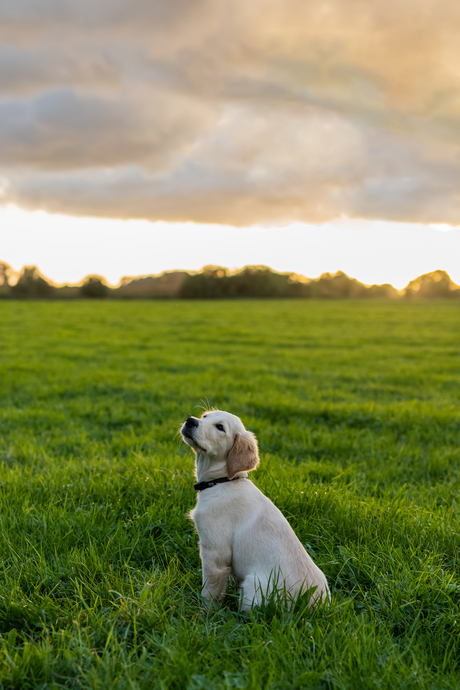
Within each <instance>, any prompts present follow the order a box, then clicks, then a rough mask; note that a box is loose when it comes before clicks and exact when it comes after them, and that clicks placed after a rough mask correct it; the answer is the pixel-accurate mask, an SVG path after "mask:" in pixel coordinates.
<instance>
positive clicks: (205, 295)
mask: <svg viewBox="0 0 460 690" xmlns="http://www.w3.org/2000/svg"><path fill="white" fill-rule="evenodd" d="M292 297H293V298H310V299H393V300H397V299H406V300H420V299H459V298H460V288H459V287H458V286H457V285H456V284H455V283H454V282H453V281H452V280H451V278H450V277H449V275H448V274H447V273H446V272H445V271H441V270H438V271H433V272H432V273H426V274H424V275H422V276H419V277H418V278H416V279H415V280H412V281H411V282H410V283H409V284H408V285H407V287H406V288H404V290H396V288H394V287H393V286H392V285H389V284H384V285H371V286H368V285H364V284H363V283H360V282H359V281H358V280H356V279H354V278H350V277H349V276H347V275H346V274H345V273H343V271H338V272H337V273H324V274H323V275H322V276H320V277H319V278H316V279H309V278H305V276H300V275H297V274H295V273H279V272H277V271H274V270H273V269H271V268H269V267H267V266H245V267H244V268H242V269H240V270H237V271H230V270H229V269H228V268H224V267H222V266H205V267H204V268H203V269H202V270H201V271H198V272H196V273H188V272H186V271H167V272H165V273H162V274H160V275H151V276H139V277H134V278H131V277H126V278H123V279H122V280H121V282H120V284H119V285H118V286H117V287H115V288H113V287H109V285H108V284H107V282H106V280H105V279H104V278H103V277H102V276H97V275H91V276H87V277H86V278H85V279H84V281H83V282H82V283H81V284H79V285H63V286H57V285H53V284H52V283H51V282H50V281H49V280H47V279H46V278H45V276H43V275H42V273H41V272H40V271H39V269H38V268H37V267H36V266H25V267H24V268H23V269H22V270H21V271H20V273H19V275H18V276H14V272H13V271H12V269H11V268H10V266H8V264H6V263H3V262H0V298H3V299H82V298H83V299H86V298H88V299H111V298H112V299H113V298H116V299H142V298H144V299H154V298H181V299H242V298H292Z"/></svg>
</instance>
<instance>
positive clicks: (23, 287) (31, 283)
mask: <svg viewBox="0 0 460 690" xmlns="http://www.w3.org/2000/svg"><path fill="white" fill-rule="evenodd" d="M54 292H55V288H54V287H53V285H50V284H49V283H48V281H47V280H46V279H45V278H44V277H43V276H42V274H41V273H40V271H39V270H38V268H37V267H36V266H24V268H23V269H22V271H21V273H20V275H19V278H18V281H17V283H16V284H15V285H12V286H11V287H10V294H11V295H12V296H13V297H24V298H30V297H32V298H36V297H41V298H48V297H52V296H53V294H54Z"/></svg>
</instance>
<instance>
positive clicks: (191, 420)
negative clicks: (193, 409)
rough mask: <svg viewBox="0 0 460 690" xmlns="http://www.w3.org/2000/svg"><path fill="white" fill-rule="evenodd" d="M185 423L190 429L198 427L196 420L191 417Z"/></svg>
mask: <svg viewBox="0 0 460 690" xmlns="http://www.w3.org/2000/svg"><path fill="white" fill-rule="evenodd" d="M185 423H186V425H187V426H190V427H194V426H198V420H197V419H194V418H193V417H189V418H188V419H187V420H186V422H185Z"/></svg>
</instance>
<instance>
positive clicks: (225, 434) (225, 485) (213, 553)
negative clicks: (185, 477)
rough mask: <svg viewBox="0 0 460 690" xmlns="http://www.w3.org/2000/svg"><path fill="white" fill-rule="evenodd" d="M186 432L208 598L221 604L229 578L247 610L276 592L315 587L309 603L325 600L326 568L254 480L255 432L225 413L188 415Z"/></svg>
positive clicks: (293, 593)
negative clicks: (194, 477)
mask: <svg viewBox="0 0 460 690" xmlns="http://www.w3.org/2000/svg"><path fill="white" fill-rule="evenodd" d="M181 434H182V437H183V439H184V441H185V443H187V444H188V445H189V446H191V447H192V448H193V450H194V451H195V453H196V475H197V479H198V482H197V483H196V484H195V489H196V490H197V491H199V492H200V493H199V494H198V500H197V504H196V508H195V509H194V510H193V511H192V512H191V518H192V519H193V521H194V522H195V524H196V527H197V530H198V536H199V540H200V556H201V560H202V564H203V590H202V595H203V597H205V598H206V599H208V600H213V601H218V602H221V601H222V599H223V597H224V594H225V590H226V587H227V580H228V577H229V575H232V576H233V577H234V578H235V580H236V581H237V582H238V583H239V586H240V591H241V608H242V609H243V610H244V611H248V610H249V609H250V608H251V606H253V605H260V604H261V603H262V602H263V600H264V598H265V597H267V596H269V595H270V593H271V592H273V591H275V590H278V591H280V592H281V593H283V592H284V593H285V595H287V596H288V598H290V597H295V596H296V595H297V594H298V593H299V592H305V591H306V590H308V589H310V588H313V587H315V588H316V589H315V590H314V592H313V594H312V597H311V599H310V604H312V603H314V602H315V601H316V600H319V599H323V600H327V599H328V598H329V597H330V592H329V588H328V586H327V580H326V577H325V575H324V573H323V572H322V571H321V570H320V569H319V568H318V567H317V566H316V565H315V563H314V562H313V561H312V559H311V557H310V556H309V555H308V553H307V552H306V551H305V549H304V547H303V546H302V544H301V543H300V541H299V539H298V538H297V537H296V535H295V534H294V531H293V529H292V528H291V526H290V525H289V523H288V521H287V520H286V518H285V517H284V515H283V514H282V513H281V512H280V511H279V510H278V508H277V507H276V506H275V505H274V504H273V503H272V502H271V501H270V499H268V498H267V497H266V496H264V494H263V493H262V492H261V491H259V489H258V488H257V487H256V486H254V484H253V483H252V482H251V480H250V479H249V476H248V472H249V471H250V470H254V469H255V468H256V467H257V465H258V464H259V454H258V449H257V441H256V438H255V436H254V434H252V433H251V432H250V431H247V430H246V429H245V428H244V426H243V424H242V422H241V420H240V419H239V418H238V417H236V416H235V415H233V414H230V413H229V412H221V411H220V410H214V411H213V412H206V413H205V414H204V415H203V416H202V417H201V419H197V418H196V417H189V418H188V419H187V421H186V422H185V423H184V424H183V426H182V428H181Z"/></svg>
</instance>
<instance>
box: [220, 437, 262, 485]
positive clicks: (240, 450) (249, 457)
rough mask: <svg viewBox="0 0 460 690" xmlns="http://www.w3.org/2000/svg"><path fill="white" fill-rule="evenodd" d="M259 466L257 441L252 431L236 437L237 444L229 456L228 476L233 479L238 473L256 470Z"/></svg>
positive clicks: (235, 443)
mask: <svg viewBox="0 0 460 690" xmlns="http://www.w3.org/2000/svg"><path fill="white" fill-rule="evenodd" d="M258 464H259V451H258V449H257V440H256V437H255V436H254V434H252V433H251V432H250V431H245V432H244V433H242V434H237V435H236V436H235V442H234V444H233V446H232V448H231V450H230V451H229V454H228V455H227V474H228V478H229V479H233V477H234V476H235V475H237V474H238V472H249V471H250V470H255V469H256V467H257V465H258Z"/></svg>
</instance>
